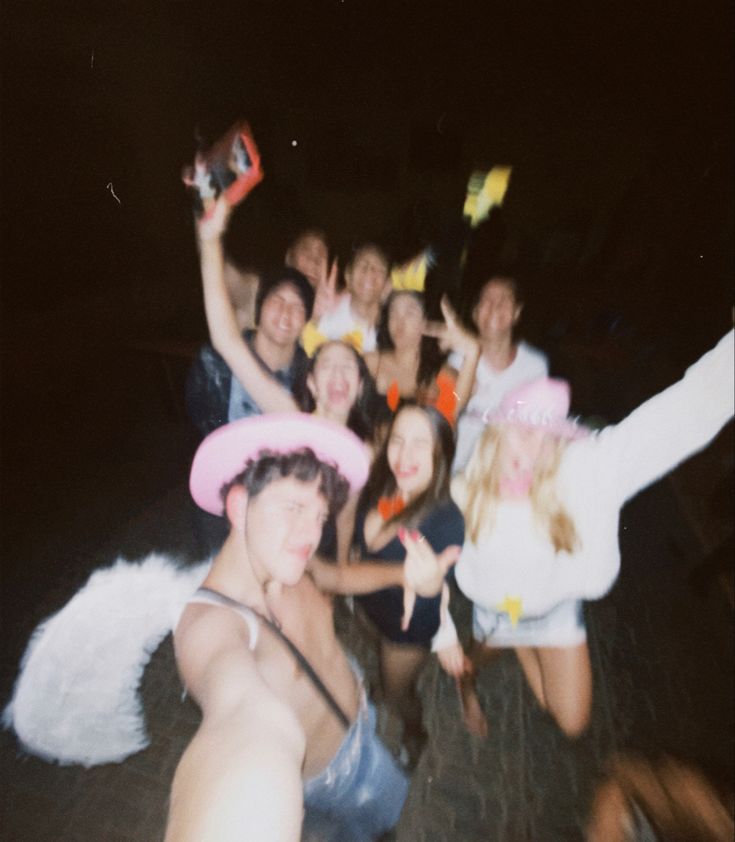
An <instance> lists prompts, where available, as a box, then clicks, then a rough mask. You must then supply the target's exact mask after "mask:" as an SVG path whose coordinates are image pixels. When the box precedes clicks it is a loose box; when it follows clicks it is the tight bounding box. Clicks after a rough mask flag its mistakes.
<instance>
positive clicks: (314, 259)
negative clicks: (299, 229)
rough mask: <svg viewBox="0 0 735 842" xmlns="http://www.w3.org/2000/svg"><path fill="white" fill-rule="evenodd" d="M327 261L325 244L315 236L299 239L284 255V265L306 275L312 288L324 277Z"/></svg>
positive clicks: (310, 235) (327, 254) (307, 235)
mask: <svg viewBox="0 0 735 842" xmlns="http://www.w3.org/2000/svg"><path fill="white" fill-rule="evenodd" d="M328 261H329V252H328V250H327V244H326V243H325V242H324V240H322V238H321V237H318V236H317V235H316V234H306V235H305V236H304V237H299V239H298V240H296V242H295V243H294V244H293V245H292V246H291V248H290V249H289V250H288V252H287V253H286V265H287V266H291V267H292V268H294V269H298V270H299V272H302V273H303V274H304V275H306V277H307V278H308V279H309V283H311V285H312V286H313V287H315V286H316V285H317V284H318V283H319V280H320V279H321V278H325V277H326V275H327V263H328Z"/></svg>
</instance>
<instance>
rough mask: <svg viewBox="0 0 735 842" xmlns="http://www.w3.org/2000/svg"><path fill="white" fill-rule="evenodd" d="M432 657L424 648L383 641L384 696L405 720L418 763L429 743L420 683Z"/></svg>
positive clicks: (408, 745)
mask: <svg viewBox="0 0 735 842" xmlns="http://www.w3.org/2000/svg"><path fill="white" fill-rule="evenodd" d="M428 658H429V652H428V650H426V649H423V648H422V647H420V646H413V645H411V644H408V643H391V642H390V641H388V640H385V639H383V640H381V644H380V678H381V683H382V686H383V695H384V697H385V701H386V703H387V704H388V705H390V706H391V707H392V708H393V709H394V710H395V711H396V712H397V713H398V714H399V715H400V717H401V719H402V720H403V725H404V735H403V741H404V745H405V746H406V748H407V749H408V751H409V754H412V755H414V756H413V757H412V758H411V759H412V760H413V761H416V760H418V755H419V754H420V753H421V749H422V748H423V744H424V742H425V741H426V732H425V731H424V725H423V716H422V710H421V700H420V699H419V697H418V693H417V692H416V683H417V682H418V679H419V675H420V674H421V670H422V669H423V668H424V665H425V664H426V661H427V660H428Z"/></svg>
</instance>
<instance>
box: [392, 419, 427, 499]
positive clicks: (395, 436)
mask: <svg viewBox="0 0 735 842" xmlns="http://www.w3.org/2000/svg"><path fill="white" fill-rule="evenodd" d="M433 450H434V439H433V435H432V431H431V425H430V423H429V420H428V419H427V417H426V415H425V414H424V413H423V412H422V411H421V410H420V409H413V408H408V409H404V410H402V411H401V412H400V413H399V415H398V417H397V418H396V420H395V422H394V424H393V427H392V429H391V434H390V438H389V439H388V450H387V456H388V465H389V466H390V469H391V471H392V473H393V476H394V477H395V480H396V485H397V486H398V490H399V491H400V492H401V496H402V497H403V499H404V500H405V501H406V502H408V501H409V500H413V499H414V498H415V497H417V496H418V495H419V494H421V493H422V492H423V491H425V490H426V489H427V488H428V487H429V483H430V482H431V478H432V474H433V470H434V464H433V461H434V459H433Z"/></svg>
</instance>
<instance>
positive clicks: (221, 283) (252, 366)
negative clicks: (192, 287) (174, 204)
mask: <svg viewBox="0 0 735 842" xmlns="http://www.w3.org/2000/svg"><path fill="white" fill-rule="evenodd" d="M228 215H229V207H228V205H227V201H226V200H225V199H224V197H220V198H219V199H218V200H217V204H216V206H215V208H214V211H213V213H212V214H211V215H210V216H208V217H204V218H202V219H201V220H200V221H199V222H198V223H197V240H198V243H199V256H200V262H201V272H202V287H203V291H204V312H205V315H206V317H207V326H208V328H209V336H210V339H211V341H212V345H213V346H214V348H215V350H217V351H218V352H219V353H220V354H221V355H222V357H223V358H224V360H225V362H226V363H227V365H228V366H229V367H230V368H231V369H232V372H233V374H234V375H235V377H236V378H237V379H238V380H239V381H240V383H242V385H243V386H244V387H245V389H246V390H247V391H248V392H249V393H250V394H251V395H257V396H258V406H259V407H260V408H261V409H262V410H263V412H295V411H297V409H298V407H297V406H296V402H295V401H294V399H293V398H292V396H291V394H290V393H289V392H288V391H287V390H286V389H284V388H283V386H281V385H280V384H279V383H278V382H276V381H275V380H274V379H273V378H272V377H269V376H268V374H267V373H266V372H264V371H263V369H262V368H261V366H260V364H259V363H258V361H257V360H256V359H255V357H254V356H253V353H252V351H251V350H250V349H249V348H248V346H247V344H246V343H245V342H244V341H243V338H242V336H241V334H240V330H239V328H238V325H237V320H236V317H235V312H234V309H233V307H232V303H231V301H230V297H229V295H228V293H227V287H226V285H225V278H224V251H223V248H222V235H223V234H224V232H225V230H226V228H227V219H228Z"/></svg>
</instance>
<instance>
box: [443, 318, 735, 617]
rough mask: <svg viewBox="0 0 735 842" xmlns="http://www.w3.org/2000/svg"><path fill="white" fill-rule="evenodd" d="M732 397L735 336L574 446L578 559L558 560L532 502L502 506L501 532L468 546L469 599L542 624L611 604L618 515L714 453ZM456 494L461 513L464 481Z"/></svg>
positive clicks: (566, 468) (461, 566)
mask: <svg viewBox="0 0 735 842" xmlns="http://www.w3.org/2000/svg"><path fill="white" fill-rule="evenodd" d="M733 388H734V387H733V332H732V331H730V333H728V334H727V335H726V336H725V337H723V339H721V340H720V342H719V343H718V345H717V346H716V347H715V348H714V349H713V350H711V351H710V352H709V353H707V354H705V355H704V356H703V357H702V358H701V359H700V360H699V361H698V362H697V363H695V364H694V365H693V366H691V367H690V368H689V369H688V370H687V372H686V374H685V376H684V377H683V379H682V380H680V381H679V382H678V383H675V384H674V385H673V386H670V387H669V388H668V389H666V390H664V391H663V392H661V393H660V394H658V395H656V396H655V397H653V398H651V399H650V400H648V401H646V402H645V403H644V404H642V405H641V406H640V407H639V408H638V409H636V410H635V411H634V412H632V413H631V414H630V415H629V416H628V417H627V418H625V420H623V421H622V422H621V423H619V424H616V425H615V426H611V427H607V428H606V429H604V430H602V431H601V432H600V433H598V434H597V435H592V436H590V437H589V438H586V439H581V440H578V441H574V442H572V443H570V444H569V445H568V447H567V449H566V452H565V454H564V456H563V457H562V462H561V464H560V466H559V474H558V485H557V488H558V492H559V498H560V500H561V502H562V503H563V506H564V508H565V510H566V511H567V513H568V514H569V515H570V517H571V518H572V521H573V522H574V526H575V529H576V531H577V535H578V538H579V547H578V549H577V550H575V551H574V552H572V553H567V552H560V553H555V551H554V548H553V546H552V544H551V541H550V540H549V537H548V535H545V534H543V533H542V532H541V531H540V530H539V528H538V526H537V525H536V523H535V521H534V517H533V513H532V511H531V506H530V503H529V502H527V501H521V502H501V503H500V504H499V505H498V508H497V512H496V517H495V524H494V527H492V528H488V529H487V530H486V532H485V533H484V534H483V535H482V536H481V540H480V541H479V543H478V544H474V543H472V542H471V541H469V540H468V541H467V542H466V543H465V545H464V548H463V550H462V555H461V557H460V559H459V561H458V562H457V567H456V575H457V582H458V584H459V586H460V588H461V589H462V591H463V592H464V593H465V594H466V595H467V596H468V597H469V598H470V599H471V600H472V601H473V602H474V603H475V604H477V605H480V606H483V607H485V608H491V609H494V610H504V609H503V608H502V607H501V606H503V604H504V602H505V601H506V599H511V600H520V611H521V617H523V616H525V617H533V616H539V615H543V614H545V613H547V612H548V611H549V610H550V609H552V608H553V607H554V606H555V605H557V604H558V603H559V602H561V601H562V600H566V599H588V600H589V599H598V598H600V597H602V596H604V594H606V593H607V591H608V590H609V589H610V588H611V587H612V585H613V583H614V582H615V579H616V578H617V575H618V571H619V569H620V549H619V546H618V521H619V515H620V509H621V507H622V506H623V504H624V503H625V502H626V501H627V500H629V499H630V498H631V497H633V496H634V495H635V494H637V493H638V492H639V491H641V490H642V489H643V488H645V487H646V486H647V485H650V484H651V483H652V482H654V481H655V480H657V479H659V478H660V477H662V476H663V475H664V474H666V473H667V472H668V471H670V470H671V469H672V468H674V467H675V466H676V465H677V464H678V463H679V462H681V461H682V460H684V459H686V458H687V457H688V456H691V455H692V454H693V453H696V452H697V451H698V450H701V449H702V448H703V447H705V445H707V443H708V442H709V441H710V440H711V439H712V438H713V437H714V436H715V435H716V434H717V432H718V431H719V430H720V428H721V427H722V426H723V425H724V424H725V423H726V422H727V421H728V419H730V418H731V417H732V415H733ZM452 493H453V496H454V497H455V500H456V501H457V504H458V505H459V507H460V508H462V507H463V503H464V501H465V495H466V490H465V487H464V485H463V481H462V479H461V477H458V478H457V480H455V483H454V484H453V488H452ZM506 604H507V603H506Z"/></svg>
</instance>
